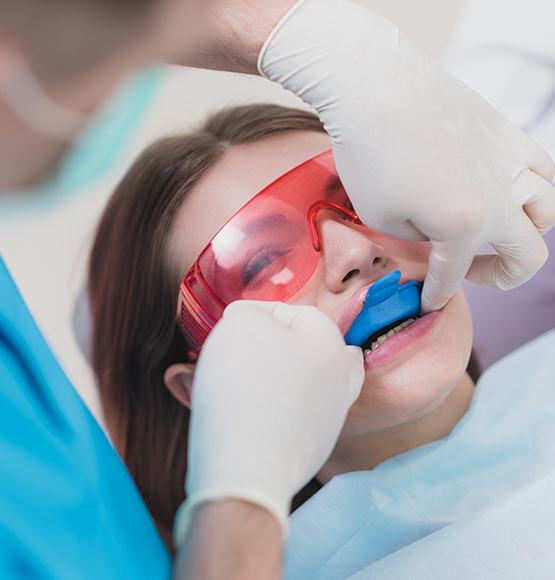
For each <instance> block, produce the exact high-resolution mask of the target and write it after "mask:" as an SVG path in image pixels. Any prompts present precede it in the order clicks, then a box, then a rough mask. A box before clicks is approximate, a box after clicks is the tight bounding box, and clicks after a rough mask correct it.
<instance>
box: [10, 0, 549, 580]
mask: <svg viewBox="0 0 555 580" xmlns="http://www.w3.org/2000/svg"><path fill="white" fill-rule="evenodd" d="M160 59H163V60H165V61H171V62H174V63H179V64H183V65H193V66H202V67H206V68H215V69H220V70H230V71H238V72H245V73H252V74H256V73H257V72H258V73H260V74H262V75H264V76H266V77H267V78H269V79H270V80H273V81H275V82H278V83H280V84H281V85H282V86H284V87H285V88H287V89H289V90H291V91H293V92H294V93H296V94H297V95H298V96H300V97H301V98H303V99H304V100H305V101H306V102H307V103H308V104H309V105H311V106H312V107H313V108H314V109H315V110H316V111H317V112H318V114H319V116H320V118H321V119H322V121H323V122H324V123H325V127H326V129H327V131H328V133H329V134H330V136H331V138H332V140H333V146H334V154H335V158H336V162H337V166H338V169H339V171H340V174H341V177H342V180H343V182H344V184H345V186H346V188H347V190H348V192H349V195H350V197H351V200H352V201H353V204H354V206H355V209H356V210H357V212H358V214H359V216H360V217H361V218H362V220H363V221H364V222H365V223H367V224H368V225H370V226H372V227H374V228H377V229H381V230H382V231H384V232H387V233H389V234H393V235H396V236H399V237H404V238H408V239H429V240H431V242H432V244H433V250H432V252H431V255H430V270H429V273H428V276H427V278H426V281H425V284H424V290H423V294H422V301H423V308H424V309H425V310H427V311H429V310H433V309H437V308H441V307H442V306H443V305H444V304H445V303H446V302H447V300H448V299H449V297H450V296H451V295H452V294H453V293H454V292H455V290H456V288H457V287H458V286H459V284H460V282H461V281H462V279H463V278H464V277H465V276H467V277H468V278H470V279H472V280H474V281H476V282H478V283H481V284H486V285H490V286H493V287H497V288H501V289H509V288H513V287H515V286H518V285H519V284H522V283H524V282H525V281H526V280H528V279H529V278H530V277H532V276H533V275H534V274H535V273H536V272H537V271H538V269H539V268H540V267H541V266H542V264H543V263H544V261H545V259H546V257H547V250H546V247H545V244H544V242H543V239H542V234H544V233H545V232H547V231H548V230H549V229H550V228H551V227H552V226H553V224H554V223H555V190H554V188H553V186H552V185H551V180H552V178H553V172H554V165H553V162H552V160H551V159H550V158H549V156H548V155H547V154H546V153H545V152H544V151H543V150H542V149H541V147H540V146H539V145H537V144H536V143H535V142H534V141H532V140H531V139H530V138H528V137H527V136H526V135H525V134H524V133H522V132H521V131H520V130H519V129H517V128H516V127H514V126H512V125H511V124H510V123H508V122H507V121H506V120H505V119H504V118H503V117H502V116H501V115H500V114H499V113H497V112H496V111H495V110H494V109H493V108H492V107H491V106H489V105H488V104H487V103H486V102H485V101H483V100H482V99H481V98H480V97H479V96H478V95H477V94H475V93H474V92H472V91H471V90H470V89H468V88H467V87H466V86H464V85H463V84H461V83H460V82H458V81H457V80H455V79H454V78H452V77H450V76H449V75H448V74H447V73H446V72H445V71H444V70H443V69H441V68H440V67H439V66H438V65H437V64H435V63H434V62H433V61H432V60H431V59H430V58H428V57H427V56H426V55H424V54H423V53H421V52H420V51H418V50H417V49H416V48H414V47H412V46H411V45H410V44H409V43H408V42H407V40H406V39H405V38H404V37H403V36H402V34H400V32H399V30H398V29H397V28H396V27H395V26H393V25H392V24H391V23H389V22H387V21H386V20H384V19H383V18H381V17H379V16H378V15H376V14H374V13H372V12H370V11H368V10H366V9H364V8H362V7H361V6H359V5H357V4H353V3H351V2H349V1H348V0H301V1H300V2H295V1H294V0H271V1H261V0H212V1H211V2H206V1H204V0H163V1H156V2H155V1H154V0H140V1H136V0H56V1H55V2H45V1H44V0H18V1H17V2H2V3H0V191H4V192H6V194H5V195H4V197H5V198H6V200H9V201H10V202H13V200H14V199H18V200H19V199H23V196H24V193H23V191H25V192H26V197H28V198H29V199H31V195H32V192H31V193H29V190H32V189H33V188H34V189H35V193H36V192H40V187H38V186H37V184H39V183H42V182H45V181H46V180H47V178H48V177H49V176H50V175H51V174H52V173H53V172H54V171H55V170H56V169H57V168H58V169H59V168H60V166H62V165H63V163H64V159H66V154H67V152H68V149H69V147H70V145H71V144H72V143H74V142H75V140H76V136H77V135H78V133H80V132H81V131H82V130H83V129H84V128H85V127H87V126H88V125H89V124H90V123H91V118H92V116H93V114H94V112H95V110H96V109H97V108H98V106H99V105H100V104H101V103H102V102H103V99H104V98H105V96H106V95H107V94H108V93H109V92H110V91H111V90H112V88H113V87H114V86H115V85H116V84H117V82H118V81H119V80H120V79H121V78H122V76H124V75H126V74H127V73H129V72H131V71H133V70H136V69H138V68H140V67H142V66H145V65H146V64H148V63H149V62H152V61H155V60H160ZM7 192H11V193H10V194H8V193H7ZM14 192H16V193H14ZM17 192H19V193H17ZM1 200H2V197H1V196H0V223H1V219H2V207H3V203H2V201H1ZM6 203H7V201H6ZM0 227H1V226H0ZM487 242H489V243H491V244H492V245H493V247H494V248H495V249H496V250H497V254H495V255H491V256H476V252H477V250H478V248H479V247H480V246H481V245H483V244H484V243H487ZM37 283H40V281H37ZM131 295H132V292H131ZM230 344H233V356H230V355H229V348H228V346H229V345H230ZM278 351H279V352H280V354H281V356H280V361H282V363H283V362H284V361H287V362H286V364H280V365H275V364H274V362H273V361H274V356H275V353H276V352H278ZM247 361H248V362H249V365H248V369H249V372H248V373H247V372H246V368H247V364H246V363H247ZM253 361H256V364H254V365H253V364H252V362H253ZM301 371H302V372H301ZM293 377H294V378H293ZM299 377H302V378H299ZM362 380H363V368H362V362H361V354H360V352H358V351H357V350H354V351H353V350H352V349H350V348H348V347H346V346H345V344H344V341H343V339H342V337H341V335H340V333H339V331H338V330H337V328H336V327H334V325H333V324H332V323H331V322H330V321H328V320H327V319H325V317H324V316H323V315H321V314H320V313H318V312H316V311H315V310H314V309H311V308H307V307H293V306H289V305H282V304H272V303H258V304H256V303H237V304H234V305H232V306H231V307H229V308H228V310H227V311H226V314H225V315H224V318H223V319H222V321H221V322H220V323H219V324H218V325H217V327H216V328H215V330H214V331H213V333H212V334H211V335H210V337H209V339H208V341H207V343H206V345H205V347H204V349H203V351H202V353H201V358H200V359H199V363H198V370H197V376H196V378H195V396H194V400H193V420H192V424H191V427H190V429H191V435H190V438H191V450H190V464H189V477H188V481H187V495H188V499H187V501H186V503H185V505H184V506H183V508H182V509H181V511H180V514H179V516H178V518H177V519H178V522H177V528H176V529H177V534H176V535H177V539H178V542H177V549H178V558H177V560H176V565H175V570H174V574H175V577H177V578H181V577H183V578H185V577H191V578H220V577H225V578H257V579H262V578H277V577H279V574H280V568H281V549H282V537H283V533H284V531H285V529H286V517H287V511H288V504H289V501H290V499H291V497H292V496H293V494H294V493H295V492H296V491H297V490H298V489H299V488H300V487H302V485H303V484H304V483H305V482H306V481H307V480H309V479H310V478H311V476H312V475H313V474H314V473H315V472H316V471H317V470H318V468H319V467H320V466H321V464H322V463H323V462H324V461H325V459H326V458H327V456H328V454H329V453H330V452H331V450H332V448H333V445H334V442H335V437H336V436H337V434H338V433H339V430H340V429H341V426H342V423H343V421H344V419H345V416H346V414H347V411H348V409H349V407H350V405H351V404H352V403H353V401H354V400H355V399H356V397H357V396H358V392H359V390H360V386H361V384H362ZM222 433H225V434H226V436H225V437H223V436H222ZM0 458H1V459H2V462H3V474H2V477H1V478H0V575H1V576H2V578H11V577H26V576H36V577H56V578H76V577H101V578H122V577H131V576H133V577H145V578H147V577H148V578H151V577H167V576H168V574H169V569H170V561H169V558H168V555H167V554H166V552H165V550H164V548H163V547H162V544H161V542H160V540H159V538H158V537H157V534H156V531H155V529H154V526H153V524H152V522H151V520H150V518H149V516H148V513H147V511H146V509H145V507H144V505H143V503H142V501H141V499H140V497H139V495H138V493H137V491H136V489H135V487H134V485H133V483H132V481H131V479H130V477H129V475H128V473H127V471H126V470H125V468H124V466H123V464H122V462H121V461H120V460H119V458H118V457H117V455H116V453H115V452H114V451H113V449H112V448H111V446H110V445H109V443H108V441H107V439H106V438H105V436H104V434H103V433H102V432H101V430H100V429H99V427H98V425H97V424H96V422H95V421H94V419H93V418H92V416H91V415H90V413H89V412H88V410H87V409H86V408H85V407H84V405H83V404H82V403H81V401H80V400H79V398H78V396H77V395H76V393H75V391H74V390H73V388H72V387H71V385H70V384H69V382H68V381H67V379H66V378H65V376H64V375H63V372H62V371H61V369H60V367H59V366H58V364H57V363H56V361H55V359H54V357H53V355H52V353H51V352H50V350H49V349H48V346H47V345H46V343H45V341H44V340H43V338H42V337H41V335H40V333H39V331H38V329H37V328H36V326H35V324H34V322H33V320H32V318H31V315H30V313H29V311H28V310H27V308H26V306H25V305H24V303H23V301H22V299H21V296H20V295H19V293H18V291H17V289H16V287H15V284H14V282H13V280H12V279H11V277H10V274H9V272H8V270H7V268H6V267H5V265H4V263H3V262H2V261H1V260H0ZM284 458H287V460H285V459H284Z"/></svg>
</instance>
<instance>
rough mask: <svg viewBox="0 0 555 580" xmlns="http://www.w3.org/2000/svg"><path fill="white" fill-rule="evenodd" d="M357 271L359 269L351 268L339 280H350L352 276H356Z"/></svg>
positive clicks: (358, 271)
mask: <svg viewBox="0 0 555 580" xmlns="http://www.w3.org/2000/svg"><path fill="white" fill-rule="evenodd" d="M359 273H360V270H358V269H356V270H351V271H350V272H347V274H346V275H345V276H344V277H343V280H341V282H347V280H350V279H351V278H352V277H353V276H356V275H357V274H359Z"/></svg>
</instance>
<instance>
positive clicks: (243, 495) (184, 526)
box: [173, 487, 289, 547]
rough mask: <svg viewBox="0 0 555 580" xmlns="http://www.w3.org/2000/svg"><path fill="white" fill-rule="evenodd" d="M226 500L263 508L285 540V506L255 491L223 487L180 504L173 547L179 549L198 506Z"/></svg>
mask: <svg viewBox="0 0 555 580" xmlns="http://www.w3.org/2000/svg"><path fill="white" fill-rule="evenodd" d="M227 499H237V500H243V501H245V502H248V503H251V504H255V505H258V506H260V507H262V508H264V509H265V510H267V511H268V512H270V513H271V514H272V515H273V516H274V517H275V518H276V519H277V520H278V522H279V524H280V526H281V529H282V533H283V537H284V538H285V537H286V536H287V533H288V530H289V525H288V519H287V518H288V515H289V509H288V506H287V505H283V504H281V503H280V502H277V501H276V500H275V499H273V498H270V497H268V496H266V495H264V494H261V493H259V492H258V491H255V490H252V491H249V490H244V489H231V488H226V487H224V488H220V489H218V488H214V489H208V490H204V491H202V492H199V493H196V494H193V495H191V496H190V497H188V498H187V499H186V500H185V501H184V502H183V503H182V504H181V506H179V509H178V510H177V513H176V515H175V521H174V526H173V540H174V545H175V546H176V547H179V546H180V545H181V544H182V542H183V540H184V539H185V536H186V534H187V531H188V529H189V526H190V524H191V519H192V516H193V512H194V510H195V509H196V508H197V507H198V506H199V505H200V504H202V503H205V502H210V501H225V500H227Z"/></svg>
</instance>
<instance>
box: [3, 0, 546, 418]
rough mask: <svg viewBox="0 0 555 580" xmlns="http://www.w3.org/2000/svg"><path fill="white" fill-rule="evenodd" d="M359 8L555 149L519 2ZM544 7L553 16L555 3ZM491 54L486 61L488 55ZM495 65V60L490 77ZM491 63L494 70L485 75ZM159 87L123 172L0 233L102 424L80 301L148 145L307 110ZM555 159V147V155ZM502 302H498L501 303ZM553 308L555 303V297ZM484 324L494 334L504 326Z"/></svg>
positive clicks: (258, 82)
mask: <svg viewBox="0 0 555 580" xmlns="http://www.w3.org/2000/svg"><path fill="white" fill-rule="evenodd" d="M360 3H361V4H364V5H366V6H368V7H369V8H371V9H373V10H375V11H377V12H379V13H381V14H383V15H385V16H386V17H388V18H389V19H390V20H392V21H393V22H395V23H397V24H398V25H399V26H400V27H401V29H403V30H404V32H405V33H406V34H407V35H408V36H409V37H410V38H411V39H412V41H413V42H414V43H416V44H417V45H419V46H420V47H421V48H423V49H425V50H426V51H428V52H429V53H431V54H432V55H434V56H435V57H437V58H438V59H440V60H443V61H444V62H445V63H446V64H447V66H448V67H450V68H451V69H452V71H453V73H454V74H458V75H459V76H461V77H462V78H463V79H465V80H466V81H467V82H469V83H470V84H472V85H473V86H475V88H477V89H478V90H479V91H480V92H482V93H484V94H485V96H487V98H489V99H490V100H491V101H492V102H494V104H496V106H498V107H500V108H501V109H502V110H503V107H505V109H506V110H505V111H504V112H505V114H507V115H508V116H509V117H511V116H514V117H513V120H514V121H515V122H518V123H519V124H520V125H521V126H526V125H527V128H528V129H530V130H531V131H536V133H537V138H538V139H539V140H540V141H542V140H543V143H544V145H545V146H546V147H548V148H549V147H550V146H553V136H554V135H555V116H554V115H551V117H546V118H545V119H540V117H541V111H542V110H543V109H542V106H544V104H545V106H547V104H546V103H547V101H546V103H544V100H545V96H544V93H545V91H544V92H542V93H541V94H542V97H541V99H543V100H542V101H541V102H540V101H539V100H538V98H539V97H537V94H539V93H538V91H539V89H538V87H539V86H541V88H542V90H543V89H544V88H545V90H547V88H548V85H549V83H551V82H553V89H554V90H555V73H553V71H555V66H554V67H552V68H551V69H549V67H547V70H550V71H551V72H549V73H548V72H546V71H545V68H546V67H544V65H543V64H542V63H541V62H539V61H538V62H536V56H538V55H541V54H542V50H543V48H542V47H539V48H538V47H537V46H535V44H537V38H538V36H539V35H540V34H539V32H538V29H537V25H536V24H534V25H533V26H532V25H531V28H530V29H529V30H527V29H526V26H525V23H524V24H523V21H522V17H521V15H519V14H512V15H509V16H507V17H506V18H505V19H504V20H502V19H500V18H499V15H500V14H505V12H506V10H504V8H503V6H505V7H506V6H507V5H508V4H510V2H505V0H499V1H494V0H491V1H488V2H487V7H486V6H485V4H486V3H481V2H478V1H476V0H475V1H470V0H467V1H465V0H413V1H411V2H408V1H407V0H365V1H361V2H360ZM539 3H540V4H541V3H542V2H541V0H539ZM544 4H545V6H546V7H547V6H548V4H547V2H545V3H544ZM551 14H553V9H551ZM551 22H553V19H552V20H551ZM540 32H541V31H540ZM496 35H497V36H496ZM545 36H546V37H549V39H548V40H547V42H550V43H551V44H552V45H553V46H551V48H552V49H553V50H551V52H550V54H551V55H552V59H555V42H554V41H553V40H552V39H551V37H552V36H553V37H555V34H553V31H552V30H551V31H549V27H548V26H547V23H546V28H545ZM492 37H493V38H492ZM531 39H536V40H535V41H533V40H531ZM507 43H508V44H507ZM511 43H512V44H515V43H516V46H517V48H518V47H519V46H520V47H521V48H522V47H524V48H526V49H527V55H528V56H522V54H524V53H522V54H521V56H518V55H517V57H516V60H515V58H512V60H511V58H509V59H508V60H507V58H505V57H506V56H507V55H509V56H511V54H512V53H511V50H512V49H511V48H510V46H512V44H511ZM484 46H486V48H487V50H486V52H485V53H484V52H483V51H482V52H480V48H482V49H483V48H484ZM491 46H493V50H492V49H491ZM495 46H497V48H498V50H497V52H496V50H495ZM528 49H529V50H528ZM536 49H537V50H536ZM517 52H518V50H517ZM546 54H547V52H546ZM500 55H501V57H502V62H500V61H499V57H500ZM530 55H532V59H531V60H530V58H529V57H530ZM538 58H539V57H538ZM488 59H491V63H490V65H491V66H490V67H489V68H488V66H487V64H488V62H489V61H488ZM496 59H497V60H496ZM483 63H485V64H486V66H482V64H483ZM531 63H532V64H531ZM534 63H535V64H534ZM515 67H517V69H516V70H519V69H518V67H521V68H522V67H527V68H526V74H528V73H529V72H530V70H532V73H531V74H532V76H534V78H536V77H537V82H536V84H535V85H534V83H532V85H533V87H532V88H530V83H523V82H521V81H520V80H519V79H522V77H519V76H518V75H515ZM523 70H524V69H523ZM551 73H553V74H554V76H553V78H552V76H551ZM523 74H524V73H523ZM534 82H535V81H534ZM511 83H516V84H515V86H518V89H519V90H520V91H523V90H526V91H528V92H529V93H530V94H528V95H526V92H525V96H527V99H528V100H527V101H526V102H527V103H528V105H526V106H524V107H523V106H521V105H522V102H523V101H522V98H520V97H521V96H522V95H521V94H520V93H519V92H518V91H515V90H513V88H514V87H513V85H512V84H511ZM154 85H155V86H154V93H153V96H152V98H151V100H150V101H149V103H148V106H147V109H146V111H145V114H144V115H142V117H141V119H140V122H139V123H138V124H136V125H135V126H134V127H133V129H132V138H131V139H130V140H129V141H128V142H127V143H126V145H125V147H124V149H123V151H121V152H120V153H118V156H119V162H118V163H117V164H116V165H117V171H112V172H111V173H110V174H108V175H107V176H105V177H103V178H102V180H97V181H95V183H94V185H92V186H89V187H88V188H87V189H83V190H82V191H80V194H79V195H76V196H74V197H73V198H71V199H70V200H69V201H67V202H64V204H63V205H61V206H59V207H52V208H47V209H46V210H44V211H43V212H41V213H37V214H36V215H34V216H32V217H30V218H29V219H26V220H25V221H24V222H14V223H13V225H9V226H7V227H5V228H3V229H2V231H1V232H0V244H1V247H2V252H3V254H4V257H5V259H6V261H7V262H8V265H9V267H10V268H11V270H12V272H13V274H14V276H15V278H16V280H17V282H18V284H19V286H20V288H21V290H22V292H23V294H24V296H25V298H26V299H27V301H28V304H29V305H30V308H31V310H32V312H33V314H34V315H35V317H36V319H37V321H38V323H39V325H40V326H41V328H42V329H43V331H44V333H45V335H46V337H47V339H48V340H49V342H50V344H51V346H52V348H53V350H54V351H55V353H56V354H57V356H58V357H59V360H60V361H61V363H62V365H63V366H64V368H65V370H66V372H67V374H68V375H69V377H70V379H71V380H72V381H73V383H74V385H75V386H76V388H77V389H78V391H79V392H80V393H81V395H82V396H83V398H84V399H85V401H86V402H87V403H88V404H89V405H90V406H91V408H92V409H93V412H95V413H97V414H98V411H99V406H98V401H97V399H96V394H95V389H94V380H93V378H92V375H91V372H90V369H89V367H88V364H87V363H86V361H85V359H84V358H83V355H82V354H81V352H80V349H79V348H78V346H77V343H76V341H75V337H74V332H73V327H72V318H73V309H74V304H75V300H76V298H77V296H78V295H79V292H80V290H81V288H82V286H83V283H84V273H85V268H86V261H87V255H88V250H89V245H90V242H91V240H92V236H93V233H94V227H95V224H96V222H97V220H98V217H99V215H100V213H101V211H102V209H103V207H104V204H105V202H106V200H107V198H108V196H109V195H110V193H111V191H112V190H113V188H114V186H115V184H116V183H117V181H118V180H119V178H120V177H121V176H122V174H123V173H124V172H125V170H126V168H127V167H128V165H129V163H130V162H131V160H132V159H133V158H134V157H135V156H136V155H137V153H138V152H139V151H141V150H142V149H143V148H144V146H145V145H147V144H148V143H150V142H152V141H153V140H154V139H156V138H157V137H159V136H162V135H165V134H167V133H171V132H177V131H180V130H183V129H187V128H189V127H190V126H191V125H195V124H196V123H198V122H199V120H200V119H201V118H202V117H203V116H204V115H205V114H206V113H207V112H210V111H212V110H214V109H217V108H220V107H222V106H225V105H230V104H235V103H244V102H253V101H273V102H278V103H281V104H288V105H298V104H299V102H298V101H297V100H296V98H294V97H293V96H292V95H291V94H288V93H286V92H285V91H284V90H282V89H280V88H278V87H277V86H275V85H273V84H271V83H269V82H266V81H265V80H263V79H260V78H254V77H246V76H241V75H230V74H222V73H214V72H206V71H199V70H184V69H177V68H170V67H168V68H163V69H161V70H160V72H159V73H158V74H157V75H156V80H155V83H154ZM544 85H545V86H544ZM549 86H551V85H549ZM534 87H535V88H534ZM545 94H547V93H545ZM519 95H520V97H519ZM542 103H543V104H542ZM532 108H533V110H532ZM544 108H545V107H544ZM540 121H541V122H540ZM549 123H551V126H550V125H549ZM535 136H536V135H535ZM550 138H551V143H550V142H549V139H550ZM553 149H555V147H553V148H552V150H551V152H552V153H553ZM552 269H553V268H552ZM540 282H541V283H542V284H545V283H547V284H548V287H549V288H555V283H554V282H555V280H553V276H551V278H550V279H548V280H547V282H546V281H545V280H543V281H540ZM497 296H498V295H497V293H496V294H495V299H497ZM547 298H550V299H552V298H553V295H552V291H551V294H549V295H548V296H547ZM532 315H533V314H532ZM479 318H480V320H481V321H482V322H481V324H483V325H485V326H487V325H491V324H502V323H503V321H499V320H497V321H496V322H491V321H489V320H487V319H486V318H484V317H481V316H480V317H479ZM479 323H480V322H479V321H477V324H479ZM551 326H554V324H551ZM485 342H487V341H485ZM483 348H484V349H485V350H484V360H486V361H488V362H489V361H491V360H493V359H494V358H495V357H496V356H497V353H496V352H495V349H492V348H491V345H490V346H488V344H484V345H483ZM488 349H489V350H488Z"/></svg>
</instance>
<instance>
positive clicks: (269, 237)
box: [181, 151, 348, 346]
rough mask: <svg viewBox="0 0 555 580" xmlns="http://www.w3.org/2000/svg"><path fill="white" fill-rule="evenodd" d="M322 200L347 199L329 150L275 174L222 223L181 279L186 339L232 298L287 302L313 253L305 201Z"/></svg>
mask: <svg viewBox="0 0 555 580" xmlns="http://www.w3.org/2000/svg"><path fill="white" fill-rule="evenodd" d="M322 200H327V201H329V202H331V203H335V204H342V205H345V204H346V203H348V199H347V195H346V193H345V190H344V189H343V187H342V186H341V184H340V182H339V179H338V177H337V174H336V171H335V165H334V162H333V156H332V153H331V151H329V152H326V153H324V154H322V155H319V156H318V157H316V158H314V159H311V160H309V161H307V162H305V163H303V164H302V165H300V166H299V167H297V168H295V169H293V170H292V171H290V172H289V173H287V174H285V175H284V176H282V177H281V178H279V179H278V180H277V181H275V182H274V183H272V184H271V185H269V186H268V187H267V188H265V189H264V190H263V191H262V192H260V193H259V194H257V195H256V196H255V197H253V198H252V199H251V200H250V201H249V202H248V203H247V204H246V205H245V206H243V208H242V209H241V210H239V211H238V212H237V213H236V214H235V215H234V216H233V217H232V218H231V219H230V220H229V221H228V222H227V223H226V224H225V225H224V226H223V228H222V229H221V230H220V231H219V232H218V234H216V236H215V237H214V238H213V239H212V241H211V242H210V244H208V246H207V247H206V248H205V249H204V250H203V252H202V253H201V255H200V256H199V258H198V259H197V262H196V263H195V264H194V265H193V267H192V268H191V270H190V271H189V272H188V274H187V276H185V279H184V280H183V284H182V287H181V294H182V313H181V326H182V328H183V330H184V331H185V333H186V335H187V338H188V339H189V341H190V342H192V343H193V345H195V346H200V344H202V341H203V340H204V339H205V338H206V336H207V334H208V332H209V331H210V329H211V328H212V327H213V326H214V324H215V323H216V322H217V320H218V319H219V318H220V317H221V315H222V314H223V310H224V309H225V307H226V306H227V305H228V304H230V303H231V302H233V301H235V300H266V301H279V302H286V301H287V300H289V299H290V298H292V297H293V296H294V295H295V294H296V293H297V292H298V291H299V290H300V289H301V288H302V287H303V286H304V285H305V284H306V282H307V281H308V280H309V279H310V277H311V275H312V273H313V272H314V270H315V268H316V266H317V265H318V262H319V259H320V254H319V252H318V251H316V249H315V247H314V245H313V240H312V238H311V235H310V228H311V224H310V219H309V215H310V209H311V207H313V206H314V204H316V203H317V202H321V201H322Z"/></svg>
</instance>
